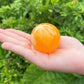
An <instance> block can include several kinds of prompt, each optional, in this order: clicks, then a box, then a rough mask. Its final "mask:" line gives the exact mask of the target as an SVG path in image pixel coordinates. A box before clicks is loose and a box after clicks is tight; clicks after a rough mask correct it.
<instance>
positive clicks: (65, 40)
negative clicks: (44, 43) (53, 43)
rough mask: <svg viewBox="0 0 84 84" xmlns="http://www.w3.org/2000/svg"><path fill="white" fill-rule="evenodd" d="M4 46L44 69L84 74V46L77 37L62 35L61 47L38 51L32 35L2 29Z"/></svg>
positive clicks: (0, 40)
mask: <svg viewBox="0 0 84 84" xmlns="http://www.w3.org/2000/svg"><path fill="white" fill-rule="evenodd" d="M0 42H2V48H3V49H6V50H9V51H12V52H14V53H16V54H19V55H21V56H23V57H24V58H25V59H27V60H28V61H29V62H31V63H33V64H35V65H37V66H38V67H40V68H42V69H44V70H51V71H58V72H66V73H79V74H84V46H83V45H82V44H81V43H80V42H79V41H78V40H77V39H75V38H73V37H68V36H61V40H60V45H59V47H58V48H57V49H56V50H55V51H54V52H52V53H50V54H45V53H41V52H38V51H36V50H35V49H34V48H33V46H32V43H31V35H30V34H27V33H24V32H21V31H19V30H14V29H6V30H3V29H0Z"/></svg>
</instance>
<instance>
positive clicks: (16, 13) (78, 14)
mask: <svg viewBox="0 0 84 84" xmlns="http://www.w3.org/2000/svg"><path fill="white" fill-rule="evenodd" d="M43 22H49V23H52V24H54V25H55V26H57V28H58V29H59V31H60V33H61V35H68V36H72V37H75V38H77V39H78V40H80V41H81V42H82V43H83V44H84V0H4V1H2V0H0V28H3V29H7V28H12V29H18V30H21V31H24V32H27V33H31V31H32V29H33V28H34V27H35V26H36V25H37V24H39V23H43ZM0 45H1V43H0ZM0 84H84V76H82V75H78V74H69V73H59V72H52V71H44V70H42V69H40V68H38V67H37V66H35V65H33V64H31V63H29V62H28V61H26V60H25V59H24V58H23V57H21V56H19V55H16V54H14V53H13V52H10V51H6V50H3V49H2V48H1V47H0Z"/></svg>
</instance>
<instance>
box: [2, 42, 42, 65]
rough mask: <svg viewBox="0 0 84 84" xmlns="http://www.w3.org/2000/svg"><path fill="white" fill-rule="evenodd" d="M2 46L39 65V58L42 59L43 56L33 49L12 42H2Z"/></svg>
mask: <svg viewBox="0 0 84 84" xmlns="http://www.w3.org/2000/svg"><path fill="white" fill-rule="evenodd" d="M2 48H3V49H6V50H9V51H12V52H14V53H16V54H18V55H21V56H23V57H24V58H25V59H27V60H28V61H29V62H31V63H33V64H35V65H38V64H39V62H40V61H39V60H41V58H40V57H39V56H36V55H35V53H34V52H33V51H32V50H31V49H27V48H24V47H23V46H20V45H16V44H13V43H10V42H4V43H3V44H2Z"/></svg>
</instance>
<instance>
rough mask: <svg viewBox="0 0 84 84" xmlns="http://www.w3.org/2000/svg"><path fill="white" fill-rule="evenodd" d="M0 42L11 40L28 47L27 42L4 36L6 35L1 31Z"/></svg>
mask: <svg viewBox="0 0 84 84" xmlns="http://www.w3.org/2000/svg"><path fill="white" fill-rule="evenodd" d="M0 42H11V43H14V44H17V45H21V46H24V47H27V48H29V44H28V43H27V42H24V41H19V40H17V39H14V38H11V37H8V36H6V35H4V34H2V33H0Z"/></svg>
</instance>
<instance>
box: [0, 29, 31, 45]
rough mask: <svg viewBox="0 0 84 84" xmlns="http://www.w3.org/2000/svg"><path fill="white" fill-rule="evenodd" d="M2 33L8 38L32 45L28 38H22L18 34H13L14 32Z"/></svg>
mask: <svg viewBox="0 0 84 84" xmlns="http://www.w3.org/2000/svg"><path fill="white" fill-rule="evenodd" d="M0 33H2V34H4V35H6V36H8V37H11V38H14V39H17V40H19V41H23V42H27V43H28V44H29V45H31V43H30V41H29V40H28V39H26V38H23V37H22V36H19V35H18V34H16V33H13V32H10V31H7V30H0Z"/></svg>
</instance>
